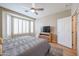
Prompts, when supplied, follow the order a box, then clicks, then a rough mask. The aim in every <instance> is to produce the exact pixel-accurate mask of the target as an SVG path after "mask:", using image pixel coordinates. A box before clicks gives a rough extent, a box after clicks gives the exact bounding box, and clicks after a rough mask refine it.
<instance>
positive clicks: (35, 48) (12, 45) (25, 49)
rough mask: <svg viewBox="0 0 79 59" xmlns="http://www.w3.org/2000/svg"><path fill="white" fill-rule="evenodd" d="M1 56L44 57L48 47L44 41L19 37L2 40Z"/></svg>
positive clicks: (29, 37)
mask: <svg viewBox="0 0 79 59" xmlns="http://www.w3.org/2000/svg"><path fill="white" fill-rule="evenodd" d="M3 41H4V42H3V53H2V55H3V56H45V55H46V54H47V53H48V51H49V49H50V45H49V44H48V42H47V41H46V40H45V39H41V38H35V37H32V36H21V37H15V38H8V39H4V40H3Z"/></svg>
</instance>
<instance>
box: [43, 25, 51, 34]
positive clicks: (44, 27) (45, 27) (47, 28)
mask: <svg viewBox="0 0 79 59" xmlns="http://www.w3.org/2000/svg"><path fill="white" fill-rule="evenodd" d="M42 32H47V33H50V26H43V28H42Z"/></svg>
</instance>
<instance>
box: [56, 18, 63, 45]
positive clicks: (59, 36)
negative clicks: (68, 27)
mask: <svg viewBox="0 0 79 59" xmlns="http://www.w3.org/2000/svg"><path fill="white" fill-rule="evenodd" d="M57 39H58V40H57V42H58V43H59V44H61V45H63V44H64V39H65V38H64V20H63V19H59V20H57Z"/></svg>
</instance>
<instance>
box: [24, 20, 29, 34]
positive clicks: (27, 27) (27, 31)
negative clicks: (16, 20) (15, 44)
mask: <svg viewBox="0 0 79 59" xmlns="http://www.w3.org/2000/svg"><path fill="white" fill-rule="evenodd" d="M25 22H26V33H29V21H25Z"/></svg>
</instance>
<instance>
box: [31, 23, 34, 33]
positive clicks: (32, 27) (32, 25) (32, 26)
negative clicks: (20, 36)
mask: <svg viewBox="0 0 79 59" xmlns="http://www.w3.org/2000/svg"><path fill="white" fill-rule="evenodd" d="M30 27H31V28H30V29H31V33H33V31H34V30H33V29H34V23H33V21H31V26H30Z"/></svg>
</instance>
